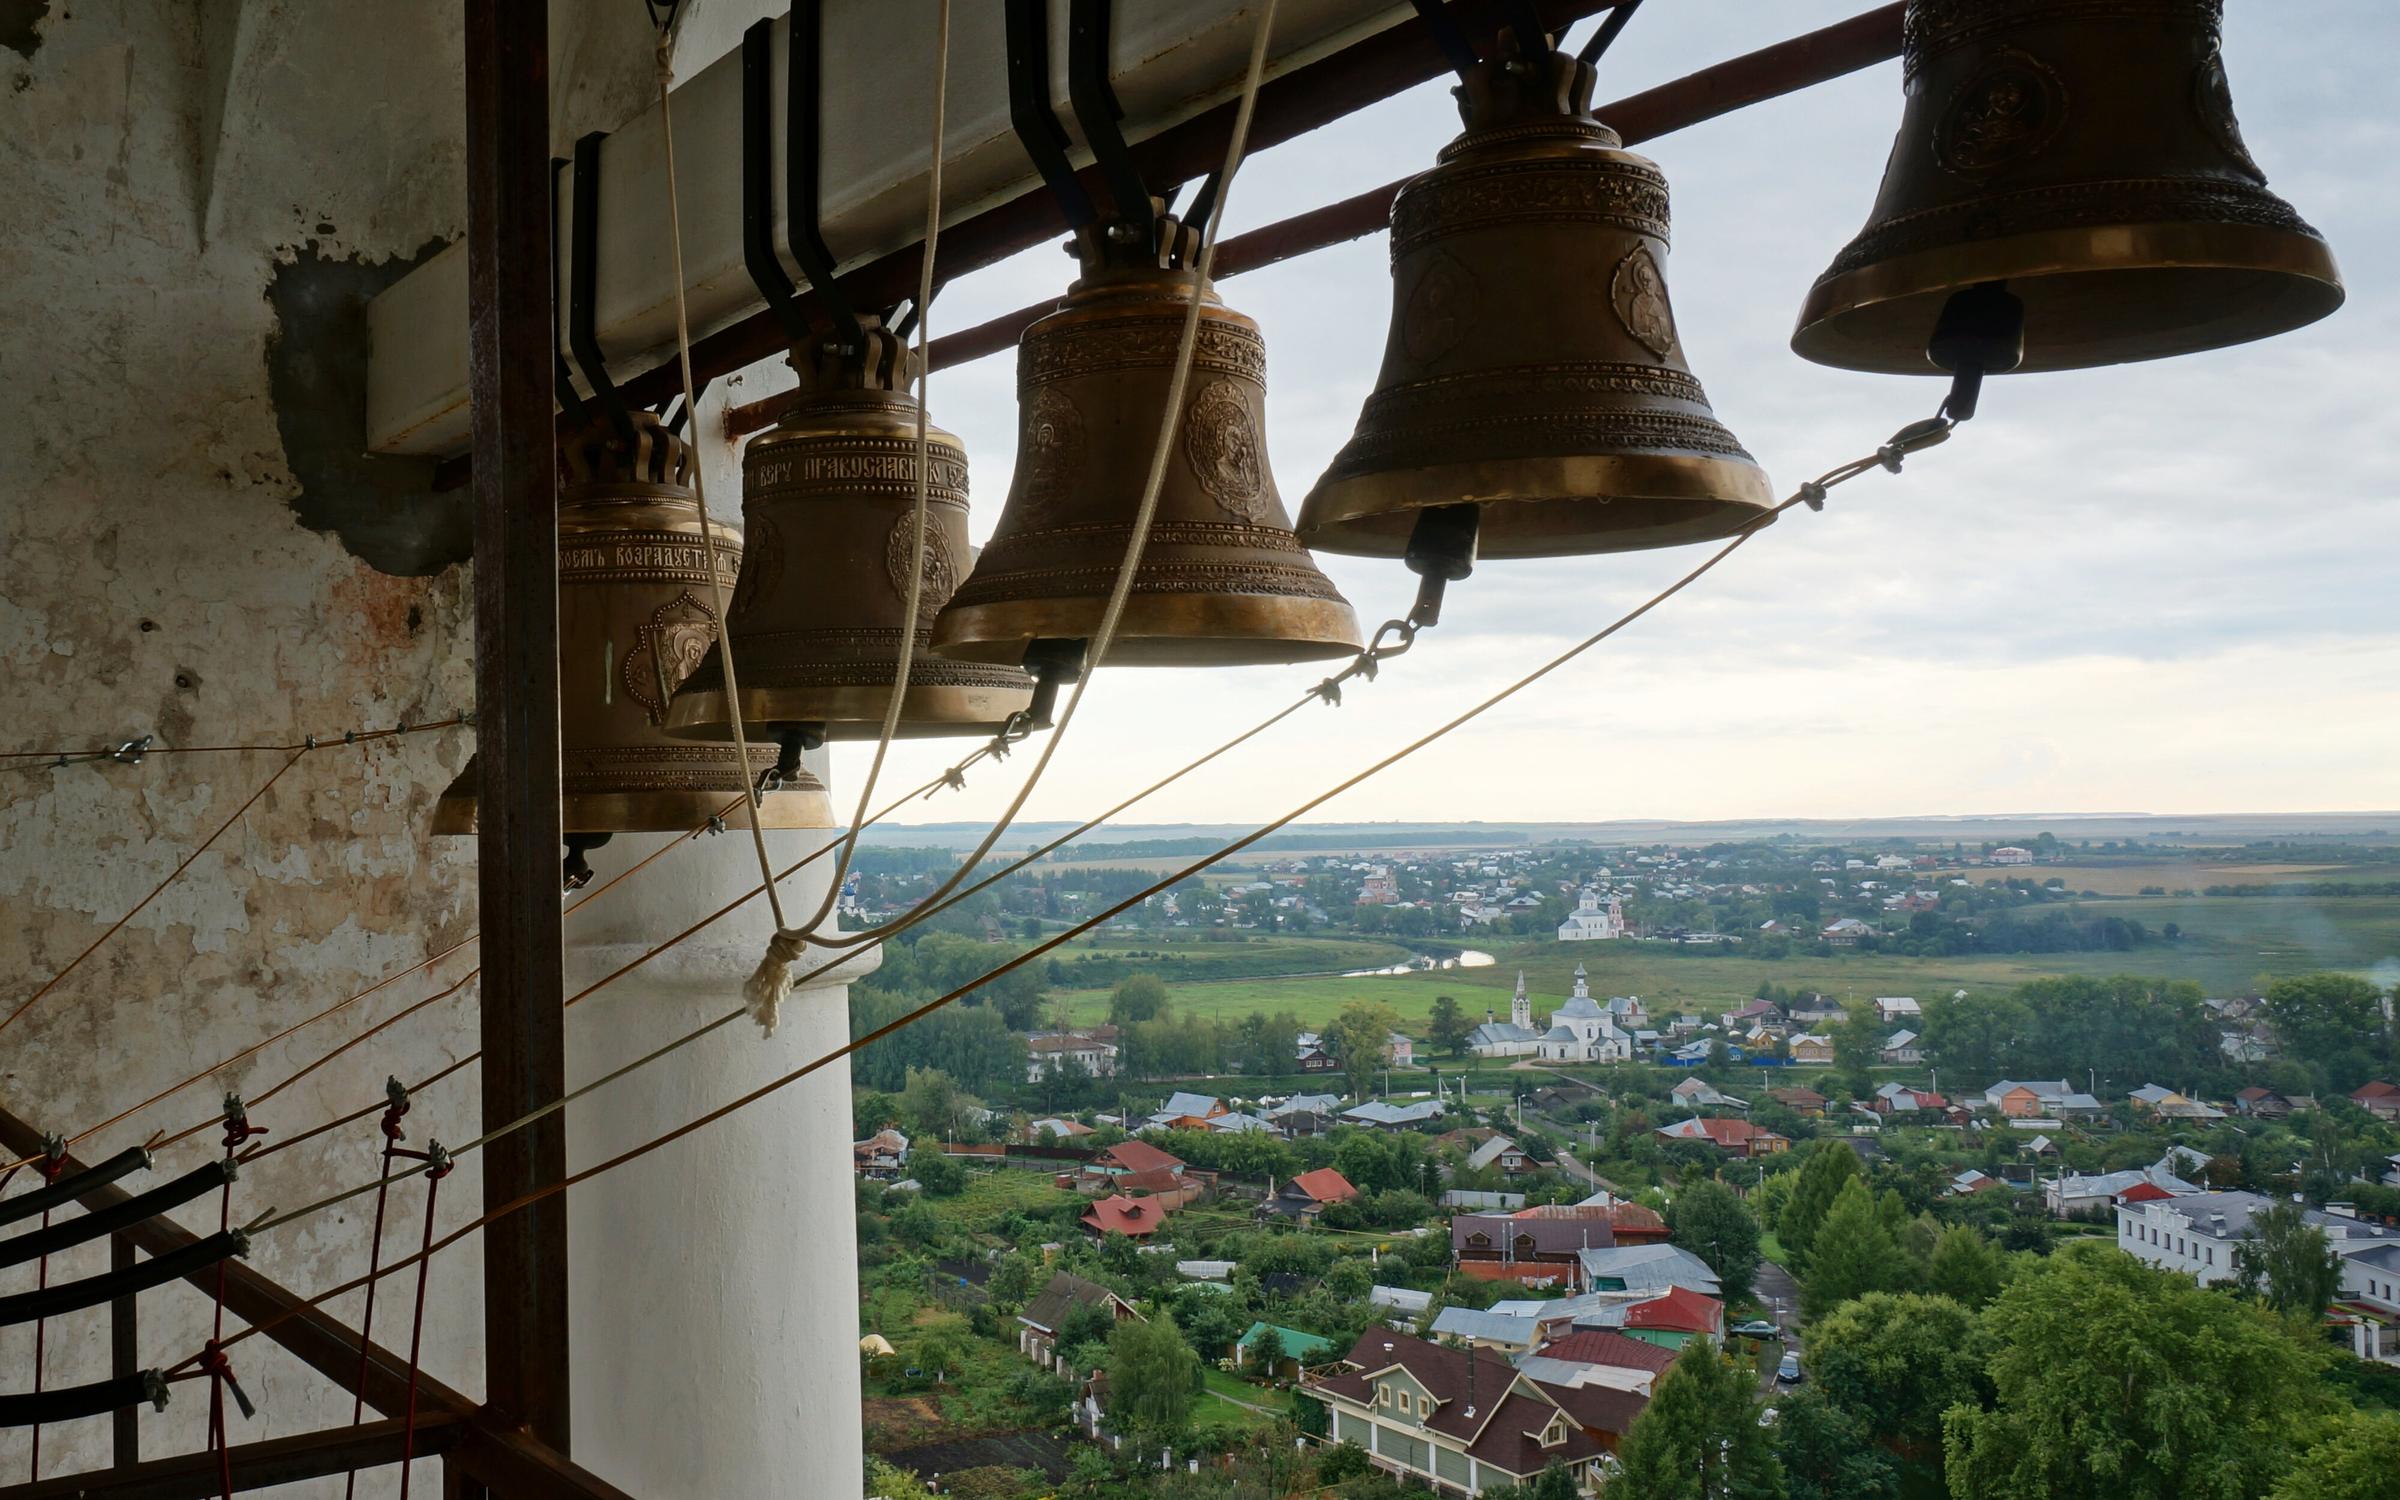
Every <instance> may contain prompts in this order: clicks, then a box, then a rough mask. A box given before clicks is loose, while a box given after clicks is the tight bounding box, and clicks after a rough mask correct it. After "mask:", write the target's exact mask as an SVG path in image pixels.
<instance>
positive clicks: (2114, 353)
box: [1792, 0, 2342, 374]
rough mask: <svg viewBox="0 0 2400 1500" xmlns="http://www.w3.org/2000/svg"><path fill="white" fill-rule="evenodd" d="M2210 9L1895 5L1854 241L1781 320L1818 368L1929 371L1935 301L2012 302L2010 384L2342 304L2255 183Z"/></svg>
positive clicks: (1939, 0)
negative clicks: (1898, 49)
mask: <svg viewBox="0 0 2400 1500" xmlns="http://www.w3.org/2000/svg"><path fill="white" fill-rule="evenodd" d="M2222 14H2223V3H2222V0H2141V3H2139V4H2128V3H2125V0H1910V4H1909V7H1908V12H1907V19H1906V22H1905V50H1904V58H1903V67H1902V72H1903V78H1904V80H1905V85H1906V90H1907V97H1908V102H1907V110H1906V113H1905V114H1903V115H1902V117H1901V121H1900V134H1899V138H1898V139H1897V140H1896V141H1895V142H1894V143H1893V145H1892V155H1891V160H1890V162H1889V163H1888V164H1887V165H1886V166H1885V168H1884V174H1883V189H1882V191H1881V193H1879V194H1878V195H1877V197H1876V200H1875V208H1874V212H1873V213H1872V214H1870V215H1869V216H1868V220H1867V227H1866V228H1865V229H1864V230H1862V231H1861V232H1860V233H1859V236H1858V238H1856V239H1854V240H1852V241H1851V242H1850V244H1849V246H1848V247H1847V248H1845V249H1844V250H1843V251H1842V253H1841V254H1840V255H1838V256H1836V257H1835V258H1834V262H1833V265H1832V267H1831V268H1830V269H1829V270H1827V271H1826V273H1825V274H1824V275H1823V276H1821V277H1819V278H1818V279H1817V283H1816V285H1815V286H1814V287H1812V288H1811V289H1810V291H1809V294H1808V300H1807V302H1806V303H1805V304H1804V305H1803V306H1802V307H1801V310H1800V321H1799V326H1798V327H1797V328H1796V329H1795V330H1794V332H1793V334H1792V348H1793V349H1794V350H1795V351H1797V352H1798V353H1799V354H1801V355H1802V356H1803V357H1805V358H1808V359H1812V360H1815V361H1816V362H1818V363H1819V364H1827V365H1837V366H1840V367H1842V368H1845V369H1853V370H1878V371H1884V372H1888V373H1892V374H1933V373H1937V371H1936V368H1935V364H1934V363H1933V361H1932V360H1930V359H1929V358H1928V355H1927V350H1926V344H1927V340H1928V338H1929V336H1930V335H1931V334H1932V333H1933V331H1934V328H1935V324H1936V320H1937V318H1939V316H1940V314H1941V312H1942V310H1943V308H1944V306H1945V304H1946V303H1947V302H1948V301H1949V299H1950V297H1951V296H1952V294H1954V293H1957V292H1961V291H1965V290H1968V289H1970V288H1975V287H1979V286H1983V285H1986V284H1989V283H1994V282H1998V283H2003V284H2004V285H2005V286H2006V288H2007V290H2008V291H2009V292H2011V293H2013V294H2014V295H2015V296H2016V297H2017V298H2019V299H2020V300H2021V301H2022V302H2023V304H2024V358H2023V362H2022V364H2021V365H2020V366H2019V368H2022V369H2026V370H2071V369H2080V368H2083V367H2086V366H2090V365H2107V364H2117V363H2121V362H2124V361H2127V360H2137V359H2159V358H2163V357H2165V356H2168V355H2173V354H2187V353H2190V352H2192V351H2194V350H2199V349H2215V348H2220V347H2222V346H2224V345H2227V344H2239V343H2243V342H2246V341H2248V340H2251V339H2258V338H2265V337H2267V336H2268V335H2270V334H2277V333H2282V332H2285V331H2286V330H2288V329H2293V328H2298V327H2300V326H2302V325H2303V324H2307V323H2313V322H2315V321H2316V320H2317V319H2319V318H2322V317H2324V316H2325V315H2326V314H2327V313H2330V312H2332V311H2333V310H2334V309H2335V308H2337V307H2339V306H2341V304H2342V281H2341V274H2340V272H2339V271H2337V270H2336V269H2335V267H2334V263H2333V253H2332V251H2331V250H2329V249H2328V248H2327V247H2326V244H2325V241H2324V239H2323V237H2321V236H2320V235H2319V234H2318V233H2317V232H2316V231H2315V230H2314V229H2311V228H2310V227H2309V226H2308V225H2307V224H2306V223H2304V222H2302V221H2301V219H2300V216H2299V215H2298V214H2296V213H2294V212H2293V211H2292V208H2291V205H2290V204H2287V203H2285V202H2284V201H2283V200H2282V199H2281V198H2278V197H2277V196H2275V195H2274V194H2273V193H2270V192H2268V191H2267V189H2266V181H2267V179H2266V174H2264V173H2263V172H2261V171H2259V169H2258V164H2257V163H2256V162H2255V161H2253V160H2251V158H2250V152H2249V150H2248V148H2247V147H2245V146H2244V145H2243V144H2242V132H2241V127H2240V126H2239V125H2238V124H2236V123H2235V121H2234V116H2233V98H2232V95H2231V93H2230V92H2229V91H2228V89H2227V87H2226V82H2225V65H2224V61H2223V59H2222V58H2221V56H2220V55H2219V53H2218V23H2219V21H2220V19H2221V17H2222Z"/></svg>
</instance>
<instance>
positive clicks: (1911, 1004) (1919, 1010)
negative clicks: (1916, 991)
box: [1875, 995, 1925, 1026]
mask: <svg viewBox="0 0 2400 1500" xmlns="http://www.w3.org/2000/svg"><path fill="white" fill-rule="evenodd" d="M1875 1019H1876V1020H1878V1021H1881V1022H1882V1023H1883V1024H1884V1025H1886V1026H1890V1025H1892V1024H1894V1023H1895V1022H1902V1021H1907V1022H1915V1023H1918V1024H1922V1023H1923V1022H1924V1020H1925V1007H1923V1006H1921V1005H1919V1004H1917V1002H1916V999H1915V997H1913V996H1909V995H1878V996H1876V997H1875Z"/></svg>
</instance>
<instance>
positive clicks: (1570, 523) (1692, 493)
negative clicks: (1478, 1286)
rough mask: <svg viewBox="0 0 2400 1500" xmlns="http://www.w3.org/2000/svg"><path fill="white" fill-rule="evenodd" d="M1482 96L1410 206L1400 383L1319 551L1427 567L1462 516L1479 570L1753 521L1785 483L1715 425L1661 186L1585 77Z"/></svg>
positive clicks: (1699, 535)
mask: <svg viewBox="0 0 2400 1500" xmlns="http://www.w3.org/2000/svg"><path fill="white" fill-rule="evenodd" d="M1464 78H1465V83H1464V86H1463V87H1462V88H1460V89H1459V90H1458V91H1457V93H1458V98H1459V109H1460V114H1461V116H1462V117H1463V119H1464V121H1465V125H1466V129H1465V131H1464V132H1463V133H1462V134H1461V135H1459V137H1458V138H1457V139H1456V140H1453V141H1452V142H1451V143H1450V144H1449V145H1448V146H1446V147H1445V148H1443V150H1442V153H1441V156H1440V158H1439V160H1438V162H1437V164H1436V165H1435V166H1434V168H1433V169H1432V170H1431V171H1428V172H1425V173H1423V174H1422V175H1420V176H1417V177H1415V178H1412V179H1411V180H1410V181H1409V182H1408V183H1407V185H1405V186H1404V187H1402V188H1401V190H1400V196H1399V197H1398V199H1397V200H1396V201H1395V202H1394V203H1393V205H1392V252H1391V253H1392V320H1391V324H1390V332H1389V334H1388V336H1387V337H1386V339H1385V342H1384V352H1383V368H1382V371H1381V373H1380V374H1379V375H1378V376H1377V377H1376V381H1375V389H1374V391H1373V393H1372V394H1371V395H1369V396H1368V397H1367V401H1366V406H1365V409H1364V410H1363V411H1362V412H1361V413H1360V414H1359V419H1358V427H1357V430H1356V432H1355V433H1354V434H1353V435H1352V436H1351V438H1350V441H1349V442H1348V443H1346V444H1344V445H1343V447H1342V449H1341V451H1340V452H1339V453H1337V454H1336V455H1335V456H1334V459H1333V462H1332V464H1331V465H1330V466H1329V467H1328V468H1327V469H1326V471H1325V474H1324V477H1323V478H1321V479H1319V480H1318V481H1317V485H1316V488H1315V489H1314V490H1312V491H1310V492H1309V496H1308V501H1307V503H1306V504H1305V505H1303V506H1302V507H1301V510H1300V535H1301V538H1302V539H1303V540H1304V541H1306V542H1308V543H1309V545H1311V546H1315V547H1322V548H1324V549H1326V550H1327V551H1331V552H1353V553H1364V554H1367V555H1370V556H1378V557H1398V556H1401V555H1403V553H1404V551H1405V552H1407V553H1408V554H1409V555H1410V558H1411V565H1412V566H1415V565H1416V564H1417V559H1416V557H1415V548H1414V547H1412V546H1411V537H1412V534H1413V533H1417V532H1418V526H1419V523H1420V521H1421V520H1424V519H1425V518H1426V516H1427V513H1428V512H1447V508H1449V507H1459V506H1467V505H1473V506H1475V507H1476V510H1475V511H1473V512H1463V513H1461V512H1447V513H1448V514H1451V515H1453V516H1457V517H1459V518H1460V519H1463V520H1464V521H1465V523H1466V525H1467V530H1468V535H1469V538H1470V539H1471V545H1470V547H1469V550H1468V553H1467V558H1466V559H1465V560H1467V561H1471V560H1472V557H1473V555H1474V553H1476V552H1480V554H1481V555H1482V556H1485V557H1497V558H1510V557H1560V556H1570V555H1575V554H1580V553H1592V552H1621V551H1630V550H1635V549H1639V548H1644V547H1665V546H1673V545H1677V544H1679V543H1684V542H1695V541H1705V540H1709V539H1712V538H1717V537H1724V536H1728V535H1731V534H1732V533H1733V532H1736V531H1738V530H1740V529H1741V528H1742V527H1744V526H1748V525H1750V524H1752V523H1753V522H1755V521H1757V520H1758V519H1759V518H1760V517H1761V516H1762V515H1764V514H1766V511H1767V507H1768V505H1769V503H1770V502H1771V500H1772V499H1773V496H1772V495H1771V494H1770V492H1769V488H1768V484H1767V477H1766V475H1765V473H1763V472H1762V471H1761V470H1760V469H1759V466H1758V465H1757V463H1755V462H1754V461H1753V460H1752V459H1751V457H1750V455H1749V454H1748V453H1746V452H1745V451H1743V449H1742V445H1741V444H1740V443H1739V442H1737V441H1735V439H1734V436H1733V434H1732V433H1731V432H1728V431H1727V430H1726V429H1725V426H1724V424H1723V423H1721V422H1719V421H1718V420H1717V417H1716V413H1715V412H1714V411H1712V410H1711V409H1710V407H1709V404H1708V396H1707V394H1706V393H1705V392H1704V391H1703V390H1702V389H1701V387H1700V382H1699V381H1698V380H1697V379H1695V378H1693V375H1692V372H1691V367H1690V365H1689V364H1688V363H1687V361H1686V357H1685V349H1684V346H1683V341H1682V338H1681V337H1680V335H1679V333H1678V331H1677V328H1676V324H1675V314H1674V310H1673V308H1672V307H1671V306H1670V304H1669V302H1668V297H1667V280H1666V265H1667V229H1668V223H1667V183H1666V179H1665V177H1663V176H1662V175H1660V173H1659V170H1658V168H1657V167H1656V166H1654V165H1652V164H1651V163H1650V162H1649V161H1648V160H1647V159H1645V158H1643V157H1640V156H1636V155H1634V154H1633V153H1632V152H1629V151H1626V150H1623V149H1622V148H1621V146H1620V145H1619V142H1618V138H1617V135H1616V133H1615V132H1614V131H1612V130H1610V129H1609V128H1608V127H1607V126H1605V125H1603V124H1601V123H1600V122H1599V121H1598V120H1596V119H1594V118H1593V116H1592V112H1591V102H1592V85H1593V80H1594V74H1593V70H1592V68H1591V66H1590V65H1589V64H1588V63H1584V62H1581V61H1578V60H1577V59H1576V58H1575V57H1573V56H1571V55H1569V54H1567V53H1563V52H1556V51H1549V50H1546V49H1545V50H1544V51H1542V52H1541V53H1540V54H1539V55H1538V56H1531V57H1513V58H1512V57H1505V56H1504V57H1498V58H1494V59H1491V60H1487V61H1484V62H1480V63H1477V64H1476V65H1475V66H1473V67H1471V68H1469V69H1467V70H1465V73H1464ZM1422 539H1423V538H1422V536H1421V535H1420V536H1419V540H1420V541H1422ZM1420 571H1422V569H1420ZM1453 576H1463V572H1460V573H1454V574H1453Z"/></svg>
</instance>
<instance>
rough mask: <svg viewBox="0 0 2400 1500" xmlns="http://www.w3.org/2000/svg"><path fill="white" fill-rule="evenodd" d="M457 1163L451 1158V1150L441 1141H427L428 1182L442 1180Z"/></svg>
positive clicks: (426, 1177) (426, 1164)
mask: <svg viewBox="0 0 2400 1500" xmlns="http://www.w3.org/2000/svg"><path fill="white" fill-rule="evenodd" d="M457 1165H458V1163H457V1162H456V1161H454V1160H453V1159H452V1158H451V1156H450V1152H449V1150H448V1149H447V1148H446V1147H444V1146H443V1145H442V1143H441V1142H440V1141H427V1142H426V1143H425V1180H426V1181H427V1182H439V1181H441V1180H442V1179H443V1178H445V1177H447V1176H449V1175H450V1172H451V1169H452V1168H453V1167H456V1166H457Z"/></svg>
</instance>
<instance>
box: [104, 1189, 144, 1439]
mask: <svg viewBox="0 0 2400 1500" xmlns="http://www.w3.org/2000/svg"><path fill="white" fill-rule="evenodd" d="M108 1268H109V1270H110V1271H112V1272H115V1273H117V1274H120V1275H122V1274H123V1273H124V1272H127V1271H130V1270H132V1269H133V1241H131V1240H129V1239H127V1238H125V1236H123V1235H121V1234H119V1235H112V1236H110V1238H109V1241H108ZM141 1343H142V1335H141V1326H140V1324H139V1322H138V1321H137V1319H136V1314H135V1311H134V1299H133V1298H132V1297H131V1296H130V1295H128V1296H124V1297H119V1298H118V1299H117V1300H116V1301H114V1302H111V1303H110V1304H108V1373H109V1375H110V1377H111V1378H113V1379H117V1380H123V1379H125V1378H126V1377H127V1376H129V1375H134V1374H138V1373H140V1371H141V1367H142V1364H141V1359H142V1354H141ZM108 1420H109V1436H110V1438H111V1439H112V1448H113V1456H114V1458H115V1460H116V1464H117V1467H118V1468H120V1469H121V1468H124V1467H126V1466H127V1465H129V1464H137V1463H140V1462H141V1460H142V1414H141V1411H140V1409H139V1408H135V1407H127V1408H125V1409H124V1410H122V1411H119V1412H116V1413H114V1414H113V1415H111V1416H110V1417H109V1419H108Z"/></svg>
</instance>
